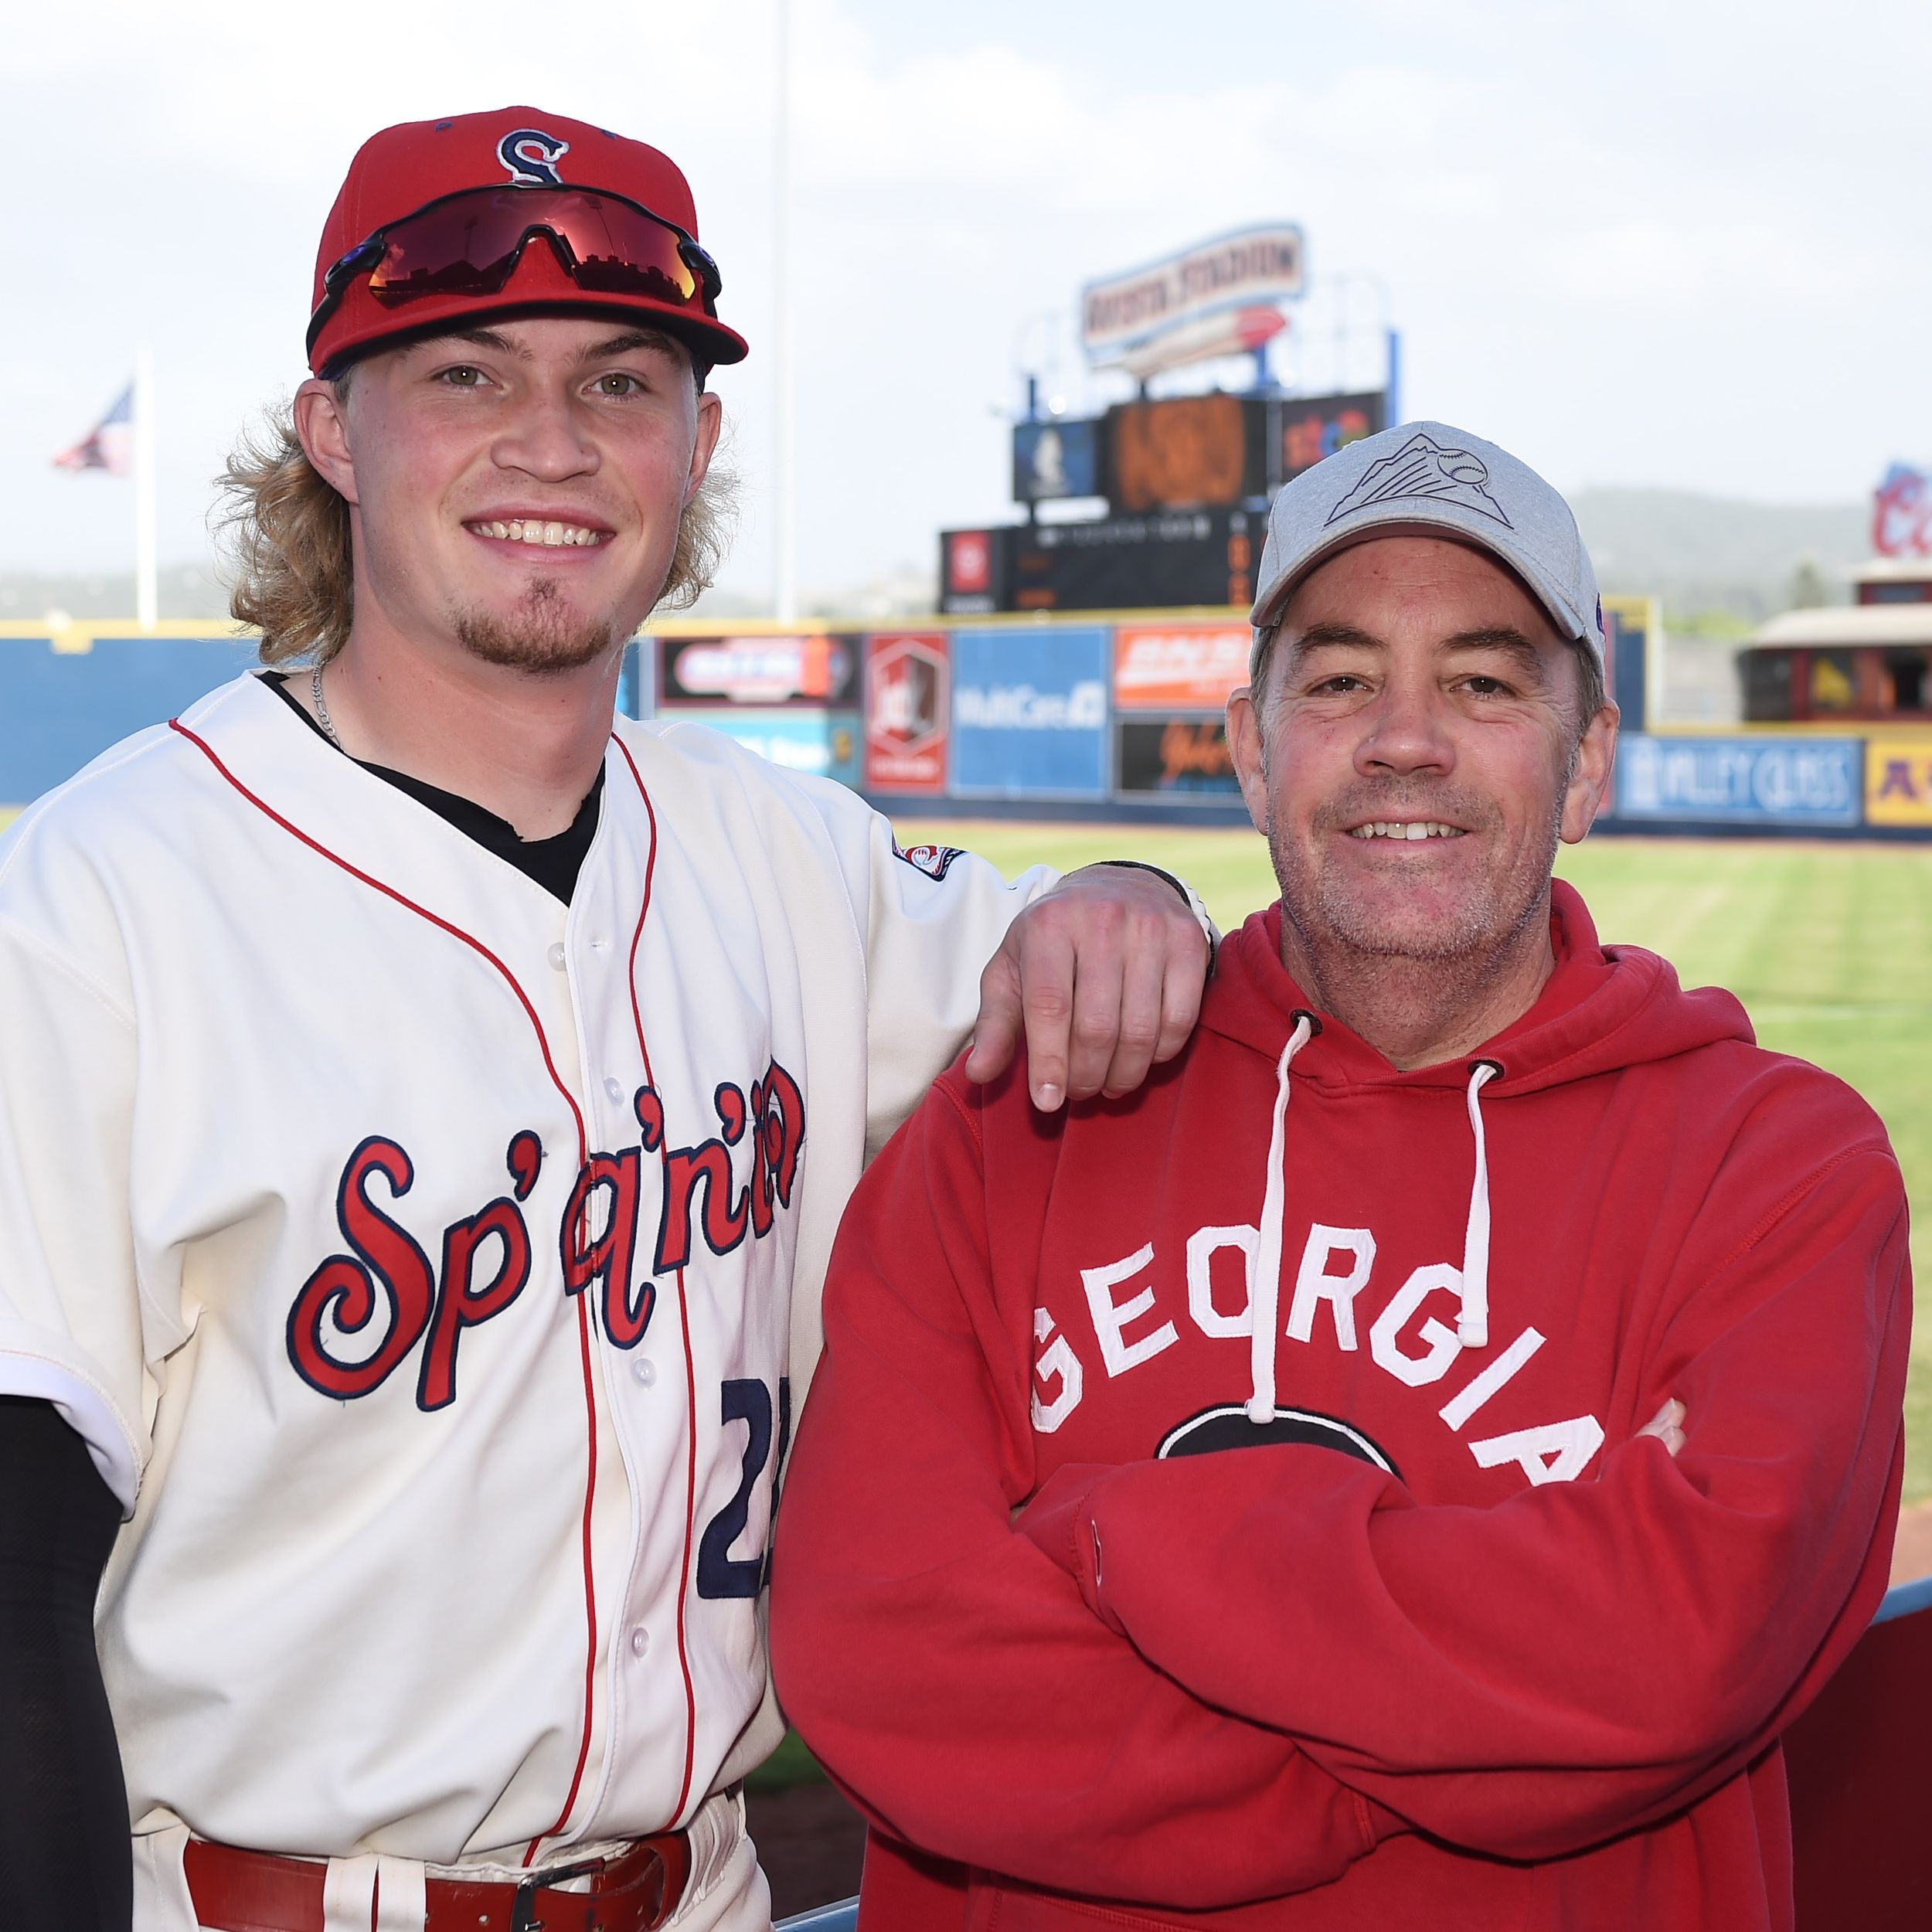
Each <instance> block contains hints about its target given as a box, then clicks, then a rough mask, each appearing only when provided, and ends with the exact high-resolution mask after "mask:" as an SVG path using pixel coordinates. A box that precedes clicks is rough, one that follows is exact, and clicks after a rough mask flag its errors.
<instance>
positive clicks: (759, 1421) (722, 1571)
mask: <svg viewBox="0 0 1932 1932" xmlns="http://www.w3.org/2000/svg"><path fill="white" fill-rule="evenodd" d="M718 1396H719V1400H718V1420H719V1422H720V1423H723V1424H724V1425H725V1426H726V1427H730V1424H732V1423H734V1422H742V1423H744V1424H745V1427H746V1434H745V1454H744V1465H743V1472H742V1473H741V1475H740V1477H739V1480H738V1487H737V1488H736V1491H734V1492H733V1495H732V1498H731V1500H730V1502H728V1503H726V1505H725V1506H724V1507H723V1509H720V1510H719V1512H718V1513H717V1514H716V1515H715V1516H713V1518H712V1519H711V1520H710V1522H708V1523H706V1525H705V1531H704V1535H703V1537H702V1539H700V1541H699V1544H698V1594H699V1596H700V1597H755V1596H757V1594H758V1592H759V1590H760V1588H761V1587H762V1586H763V1584H764V1580H765V1572H766V1570H767V1566H768V1565H769V1563H770V1556H769V1555H768V1554H767V1555H765V1556H732V1555H730V1549H731V1546H732V1545H733V1543H736V1541H737V1540H738V1539H739V1538H740V1536H743V1534H744V1533H745V1525H746V1523H747V1522H748V1521H749V1520H750V1515H751V1492H752V1488H753V1485H755V1484H756V1483H757V1480H758V1478H759V1477H760V1476H761V1475H764V1468H765V1461H766V1458H767V1457H768V1456H770V1454H771V1391H770V1389H768V1388H767V1386H765V1384H764V1383H762V1382H760V1381H757V1380H756V1379H749V1380H744V1381H733V1382H726V1383H723V1384H722V1385H721V1386H720V1387H719V1391H718ZM790 1440H791V1379H790V1378H789V1377H788V1376H780V1377H779V1379H778V1458H777V1464H776V1466H775V1467H774V1469H773V1471H772V1478H771V1480H772V1484H773V1492H774V1493H773V1495H772V1499H771V1500H772V1509H773V1512H774V1514H775V1513H776V1512H777V1505H778V1498H777V1481H778V1471H779V1470H780V1469H782V1468H784V1461H785V1448H786V1445H787V1444H788V1443H789V1441H790Z"/></svg>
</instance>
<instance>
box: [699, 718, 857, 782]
mask: <svg viewBox="0 0 1932 1932" xmlns="http://www.w3.org/2000/svg"><path fill="white" fill-rule="evenodd" d="M677 715H678V716H679V719H682V720H683V721H685V722H688V723H692V724H702V725H709V726H710V727H711V728H712V729H713V730H714V731H722V732H723V733H724V734H725V736H726V737H727V738H732V739H735V740H736V741H737V742H738V743H740V744H741V745H743V747H744V748H745V749H746V750H747V751H755V752H757V754H758V756H759V757H761V758H768V759H769V760H770V761H771V762H772V764H774V765H778V766H781V767H783V768H784V770H787V771H804V772H808V773H810V774H811V776H812V777H815V778H836V779H837V780H838V782H839V783H840V784H843V785H849V786H851V787H852V789H853V791H857V790H859V713H857V712H855V711H806V710H789V709H771V710H768V711H761V710H757V709H753V708H752V707H751V706H737V705H734V706H732V707H731V708H730V709H718V710H715V711H704V710H699V709H696V707H695V706H694V707H687V708H682V709H680V710H679V713H678V714H677Z"/></svg>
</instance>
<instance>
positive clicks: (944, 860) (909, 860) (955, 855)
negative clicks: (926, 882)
mask: <svg viewBox="0 0 1932 1932" xmlns="http://www.w3.org/2000/svg"><path fill="white" fill-rule="evenodd" d="M893 851H894V852H896V853H897V854H898V855H899V856H900V858H901V859H904V860H905V862H906V864H907V865H909V866H913V867H914V868H915V869H917V870H918V871H920V872H923V873H924V874H925V875H926V876H927V878H928V879H944V877H945V876H946V875H947V872H950V871H951V870H952V866H953V861H954V859H963V858H964V856H965V854H964V852H961V850H960V849H959V848H958V847H957V845H900V844H899V843H898V842H896V841H895V842H894V843H893Z"/></svg>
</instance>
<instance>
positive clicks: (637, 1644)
mask: <svg viewBox="0 0 1932 1932" xmlns="http://www.w3.org/2000/svg"><path fill="white" fill-rule="evenodd" d="M649 1648H651V1633H650V1631H648V1630H646V1629H645V1627H644V1626H643V1624H638V1627H637V1628H636V1629H635V1630H634V1631H631V1655H632V1656H633V1657H641V1656H642V1655H644V1653H645V1651H648V1649H649Z"/></svg>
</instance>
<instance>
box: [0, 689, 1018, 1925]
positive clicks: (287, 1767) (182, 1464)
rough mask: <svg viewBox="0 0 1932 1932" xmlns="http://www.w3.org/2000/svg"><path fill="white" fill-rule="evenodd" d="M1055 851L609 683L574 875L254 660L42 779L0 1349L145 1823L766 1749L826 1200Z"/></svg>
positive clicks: (715, 1762) (538, 1836)
mask: <svg viewBox="0 0 1932 1932" xmlns="http://www.w3.org/2000/svg"><path fill="white" fill-rule="evenodd" d="M1051 878H1052V875H1050V874H1049V873H1047V872H1043V871H1036V872H1031V873H1029V874H1028V875H1026V876H1025V877H1024V878H1022V879H1019V880H1018V881H1016V882H1015V883H1013V884H1012V885H1010V886H1009V885H1008V884H1006V883H1004V882H1003V881H1002V880H1001V879H999V878H998V876H997V875H996V874H995V872H993V871H992V869H991V868H990V867H988V866H986V865H985V864H984V863H983V862H980V861H978V860H975V859H972V858H971V857H968V856H965V855H947V854H943V853H937V852H916V853H914V854H913V855H911V858H910V860H909V859H908V858H907V857H905V856H902V855H899V854H897V853H896V852H895V851H894V849H893V842H892V836H891V833H890V831H889V828H888V826H887V825H886V822H885V821H883V819H881V818H879V816H878V815H876V814H875V813H873V812H872V811H871V810H870V809H869V808H867V807H866V805H865V804H864V803H863V802H862V801H861V800H859V798H856V797H855V796H854V795H852V794H850V793H849V792H846V791H843V790H842V788H840V787H838V786H835V785H833V784H828V783H825V782H822V781H813V780H809V779H806V778H802V777H797V776H794V775H792V774H786V773H783V772H781V771H778V770H775V769H774V767H770V766H769V765H767V764H764V762H763V761H761V760H758V759H757V758H755V757H752V756H751V755H750V754H749V753H745V752H743V751H742V750H740V749H739V748H738V747H736V746H735V745H733V744H732V743H730V741H728V740H726V739H724V738H723V737H720V736H717V735H716V734H715V733H710V732H708V731H706V730H702V729H699V728H696V727H693V726H685V725H675V724H673V725H668V726H654V725H642V726H640V725H634V724H631V723H628V722H621V723H619V725H618V726H617V730H616V732H615V734H614V736H613V738H612V740H611V746H610V749H609V750H608V753H607V756H606V759H605V765H604V799H603V806H602V811H601V817H600V824H599V826H598V829H597V835H596V838H595V842H594V844H593V845H592V846H591V848H590V852H589V854H588V856H587V859H586V860H585V862H584V864H583V869H582V871H581V873H580V876H579V879H578V882H577V889H576V891H575V893H574V895H573V898H572V900H571V902H570V904H569V906H567V907H566V906H565V905H563V903H560V901H559V900H556V898H554V897H553V896H552V895H551V894H549V893H546V892H545V891H544V890H543V889H541V888H540V887H539V886H536V884H534V883H532V882H531V881H530V880H529V879H526V877H524V876H522V874H521V873H520V872H517V871H516V870H515V869H514V868H512V867H511V866H509V865H507V864H505V863H504V862H502V861H501V860H499V859H496V858H495V857H494V856H492V855H491V854H489V853H488V852H485V850H483V849H481V847H479V846H478V845H476V844H475V843H474V842H472V841H471V840H469V839H468V838H465V837H464V836H463V835H461V833H460V832H457V831H456V830H455V829H454V828H452V827H451V825H448V824H447V823H446V822H445V821H444V820H442V819H441V818H439V817H437V815H435V814H434V813H433V812H431V811H429V810H427V808H423V806H421V805H420V804H417V802H415V801H413V800H412V799H410V798H408V797H406V796H405V795H404V794H402V793H401V792H400V791H398V790H396V788H394V787H392V786H390V785H388V784H385V783H383V781H381V780H380V779H379V778H376V777H372V776H371V775H370V774H369V773H367V772H366V771H364V770H362V769H361V768H360V767H358V766H356V765H355V764H353V763H352V761H351V760H349V759H347V758H345V757H342V756H341V755H340V754H339V753H337V752H335V750H332V749H331V748H330V747H328V745H327V744H326V743H324V742H323V741H322V740H321V738H320V737H318V736H317V735H316V734H315V733H313V732H312V731H311V730H308V729H306V728H305V727H304V724H303V722H302V720H301V719H300V718H299V717H298V716H295V715H294V713H293V712H292V711H291V709H290V708H289V707H288V706H287V705H286V704H285V703H284V702H281V700H280V699H278V698H277V696H275V695H274V693H273V692H271V691H270V690H268V689H266V688H265V687H264V685H262V684H261V683H260V682H259V681H258V680H257V679H253V678H243V679H240V680H239V681H237V682H236V683H234V684H232V685H228V686H226V687H225V688H223V689H221V690H219V691H217V692H215V693H213V695H212V696H209V697H208V698H206V699H204V700H202V702H200V703H199V704H197V705H196V706H194V707H193V708H192V709H191V710H189V712H187V713H185V714H184V715H183V716H182V718H180V719H179V720H177V721H176V722H175V723H174V724H173V725H172V726H165V727H162V728H160V729H158V730H153V731H150V732H148V733H144V734H142V735H141V736H138V737H136V738H134V739H131V740H128V742H127V743H124V744H123V745H121V746H120V747H117V748H116V749H115V750H113V751H111V752H109V753H107V754H106V755H105V756H104V757H102V758H100V760H97V762H96V763H95V764H93V765H91V766H90V767H88V768H87V770H85V771H84V772H83V773H82V774H80V776H79V777H77V778H75V779H74V780H73V781H72V782H71V783H70V784H67V785H66V786H65V787H63V788H62V789H60V791H56V792H55V793H53V794H50V795H49V797H48V798H46V799H45V800H43V801H41V802H40V803H39V804H38V805H36V806H35V807H34V808H32V809H31V810H30V811H29V812H28V813H27V814H26V815H24V816H23V817H22V819H21V820H20V821H19V823H17V824H16V825H15V826H14V827H13V828H12V830H11V832H9V834H8V835H7V836H6V838H5V840H4V842H0V1390H4V1391H6V1392H9V1393H16V1394H22V1393H24V1394H29V1395H36V1396H45V1397H49V1398H51V1399H52V1400H53V1401H54V1402H55V1403H57V1404H58V1405H59V1406H60V1407H61V1409H62V1410H63V1412H64V1413H66V1415H67V1417H69V1419H70V1420H71V1421H72V1422H73V1423H74V1425H75V1426H76V1427H77V1428H78V1429H79V1430H80V1432H81V1433H82V1434H83V1436H84V1437H85V1438H86V1440H87V1444H88V1446H89V1447H90V1451H91V1452H92V1454H93V1456H94V1460H95V1462H96V1463H97V1466H98V1467H99V1468H100V1470H101V1471H102V1473H103V1475H104V1476H105V1477H106V1478H107V1481H108V1482H109V1483H110V1484H111V1485H112V1487H113V1488H114V1490H115V1492H116V1493H117V1495H119V1496H120V1497H121V1498H122V1500H123V1502H124V1503H125V1504H126V1505H127V1506H128V1509H129V1510H130V1512H131V1515H130V1519H129V1521H128V1525H127V1526H126V1528H125V1529H124V1531H123V1532H122V1535H121V1539H120V1542H119V1543H118V1545H117V1549H116V1551H115V1553H114V1558H113V1560H112V1561H111V1564H110V1566H109V1568H108V1572H107V1577H106V1580H105V1582H104V1586H103V1591H102V1596H101V1602H100V1615H99V1637H100V1650H101V1655H102V1658H103V1664H104V1672H105V1675H106V1679H107V1688H108V1692H109V1696H110V1699H111V1704H112V1706H113V1709H114V1717H115V1719H116V1723H117V1727H118V1730H119V1733H120V1737H121V1748H122V1752H123V1756H124V1762H125V1766H126V1770H127V1776H128V1794H129V1800H130V1804H131V1811H132V1814H133V1817H134V1822H135V1830H136V1832H137V1835H141V1834H144V1833H174V1834H175V1835H179V1825H180V1824H182V1823H185V1825H187V1826H188V1827H189V1828H190V1829H192V1831H193V1832H196V1833H197V1834H199V1835H202V1836H205V1837H208V1838H216V1839H219V1840H223V1841H225V1842H228V1843H230V1844H234V1845H245V1846H250V1847H253V1848H256V1849H262V1850H269V1851H278V1852H290V1853H298V1854H304V1855H332V1856H338V1857H349V1856H350V1855H355V1854H357V1853H362V1852H372V1851H373V1852H386V1853H389V1854H392V1855H396V1856H398V1857H402V1858H407V1859H421V1860H425V1861H428V1862H432V1863H435V1864H439V1865H447V1864H451V1863H454V1862H459V1861H468V1860H475V1861H487V1862H489V1863H491V1864H493V1865H510V1866H521V1865H523V1864H526V1863H527V1862H549V1861H550V1860H551V1859H553V1856H554V1855H555V1854H556V1852H558V1851H559V1849H560V1848H563V1847H566V1846H579V1845H604V1844H605V1843H607V1842H611V1841H615V1840H621V1839H624V1838H631V1837H634V1836H637V1835H641V1834H645V1833H648V1832H655V1831H659V1830H662V1829H664V1828H666V1827H667V1826H668V1825H673V1824H676V1823H681V1822H683V1821H687V1820H689V1819H690V1818H692V1816H693V1815H694V1814H695V1813H696V1811H697V1810H698V1808H699V1805H700V1804H702V1801H703V1800H704V1798H705V1795H706V1792H707V1791H710V1790H712V1789H713V1788H716V1787H718V1786H719V1785H720V1784H723V1783H725V1782H726V1781H729V1780H730V1779H731V1778H733V1777H736V1775H737V1774H739V1772H740V1770H742V1769H743V1767H745V1766H746V1765H747V1764H749V1763H750V1762H753V1761H755V1760H757V1758H759V1757H762V1756H763V1755H764V1752H765V1751H766V1750H768V1749H769V1748H770V1744H771V1743H772V1742H773V1741H774V1740H775V1737H776V1735H777V1719H776V1717H775V1715H774V1713H773V1711H772V1709H771V1707H770V1700H769V1699H768V1697H767V1689H766V1676H765V1665H764V1643H763V1631H762V1628H761V1622H762V1610H761V1604H760V1588H761V1585H762V1583H763V1580H764V1571H765V1566H766V1562H767V1530H768V1528H769V1526H770V1515H771V1509H772V1501H773V1491H774V1476H775V1472H776V1471H777V1467H778V1465H779V1463H780V1461H781V1458H782V1457H783V1455H784V1448H785V1444H786V1437H787V1428H788V1425H789V1420H790V1417H791V1413H792V1411H793V1409H794V1407H795V1406H796V1404H797V1403H798V1401H799V1400H801V1399H802V1397H803V1394H804V1386H803V1383H804V1373H805V1371H806V1370H807V1369H808V1366H809V1364H810V1362H811V1359H813V1357H814V1356H815V1353H816V1350H817V1346H818V1286H819V1282H820V1279H821V1273H822V1269H823V1266H824V1262H825V1255H826V1253H827V1250H828V1246H829V1244H830V1242H831V1240H832V1233H833V1230H834V1227H835V1223H836V1222H837V1219H838V1214H839V1212H840V1210H841V1209H842V1206H844V1203H845V1198H846V1196H847V1194H848V1192H849V1190H850V1189H851V1188H852V1185H853V1183H854V1182H855V1180H856V1179H857V1177H858V1175H859V1169H860V1167H861V1165H862V1162H863V1160H864V1158H865V1157H866V1153H867V1151H868V1149H869V1148H872V1147H876V1145H878V1144H879V1141H881V1140H882V1139H883V1138H884V1137H885V1136H886V1134H888V1133H889V1132H890V1131H891V1130H892V1128H893V1127H894V1126H895V1125H896V1124H897V1122H898V1121H899V1120H900V1118H901V1117H903V1115H904V1114H906V1112H907V1111H910V1108H911V1107H912V1105H913V1103H914V1102H915V1101H916V1100H917V1098H918V1097H919V1095H920V1093H921V1092H922V1091H923V1089H924V1087H926V1085H927V1083H928V1082H929V1081H930V1080H931V1079H932V1077H934V1074H936V1073H937V1072H938V1070H940V1067H941V1066H943V1065H944V1063H946V1061H947V1059H948V1058H949V1057H950V1056H951V1055H952V1054H953V1053H954V1052H955V1051H956V1050H957V1048H958V1046H959V1045H960V1044H961V1042H962V1040H963V1039H964V1036H965V1033H966V1032H967V1030H968V1027H969V1026H970V1024H971V1020H972V1018H973V1015H974V1014H975V1011H976V1010H977V1005H978V976H979V972H980V970H981V967H982V965H983V964H984V962H985V960H986V958H987V957H988V956H989V955H990V954H991V953H992V951H993V950H994V948H995V947H996V945H997V944H998V940H999V938H1000V937H1001V935H1002V933H1003V932H1004V930H1005V927H1006V926H1007V924H1008V923H1009V921H1010V920H1011V919H1012V917H1013V915H1014V914H1015V912H1016V911H1017V910H1019V907H1020V906H1022V905H1023V904H1024V903H1026V901H1027V900H1029V898H1031V897H1032V896H1034V895H1036V893H1039V891H1041V890H1042V889H1044V887H1045V886H1046V885H1047V884H1049V883H1051ZM138 1869H141V1868H140V1866H139V1863H138ZM150 1890H152V1886H151V1885H150ZM144 1911H145V1917H144V1915H143V1914H144ZM175 1922H176V1921H175V1920H170V1919H169V1918H168V1914H167V1913H166V1912H165V1911H164V1910H163V1909H162V1906H160V1905H158V1904H156V1903H154V1902H153V1900H152V1899H150V1900H149V1902H148V1904H147V1906H145V1907H144V1908H141V1909H138V1911H137V1923H138V1924H140V1925H141V1926H143V1927H144V1928H145V1927H156V1928H159V1927H162V1925H164V1924H172V1923H175Z"/></svg>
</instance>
